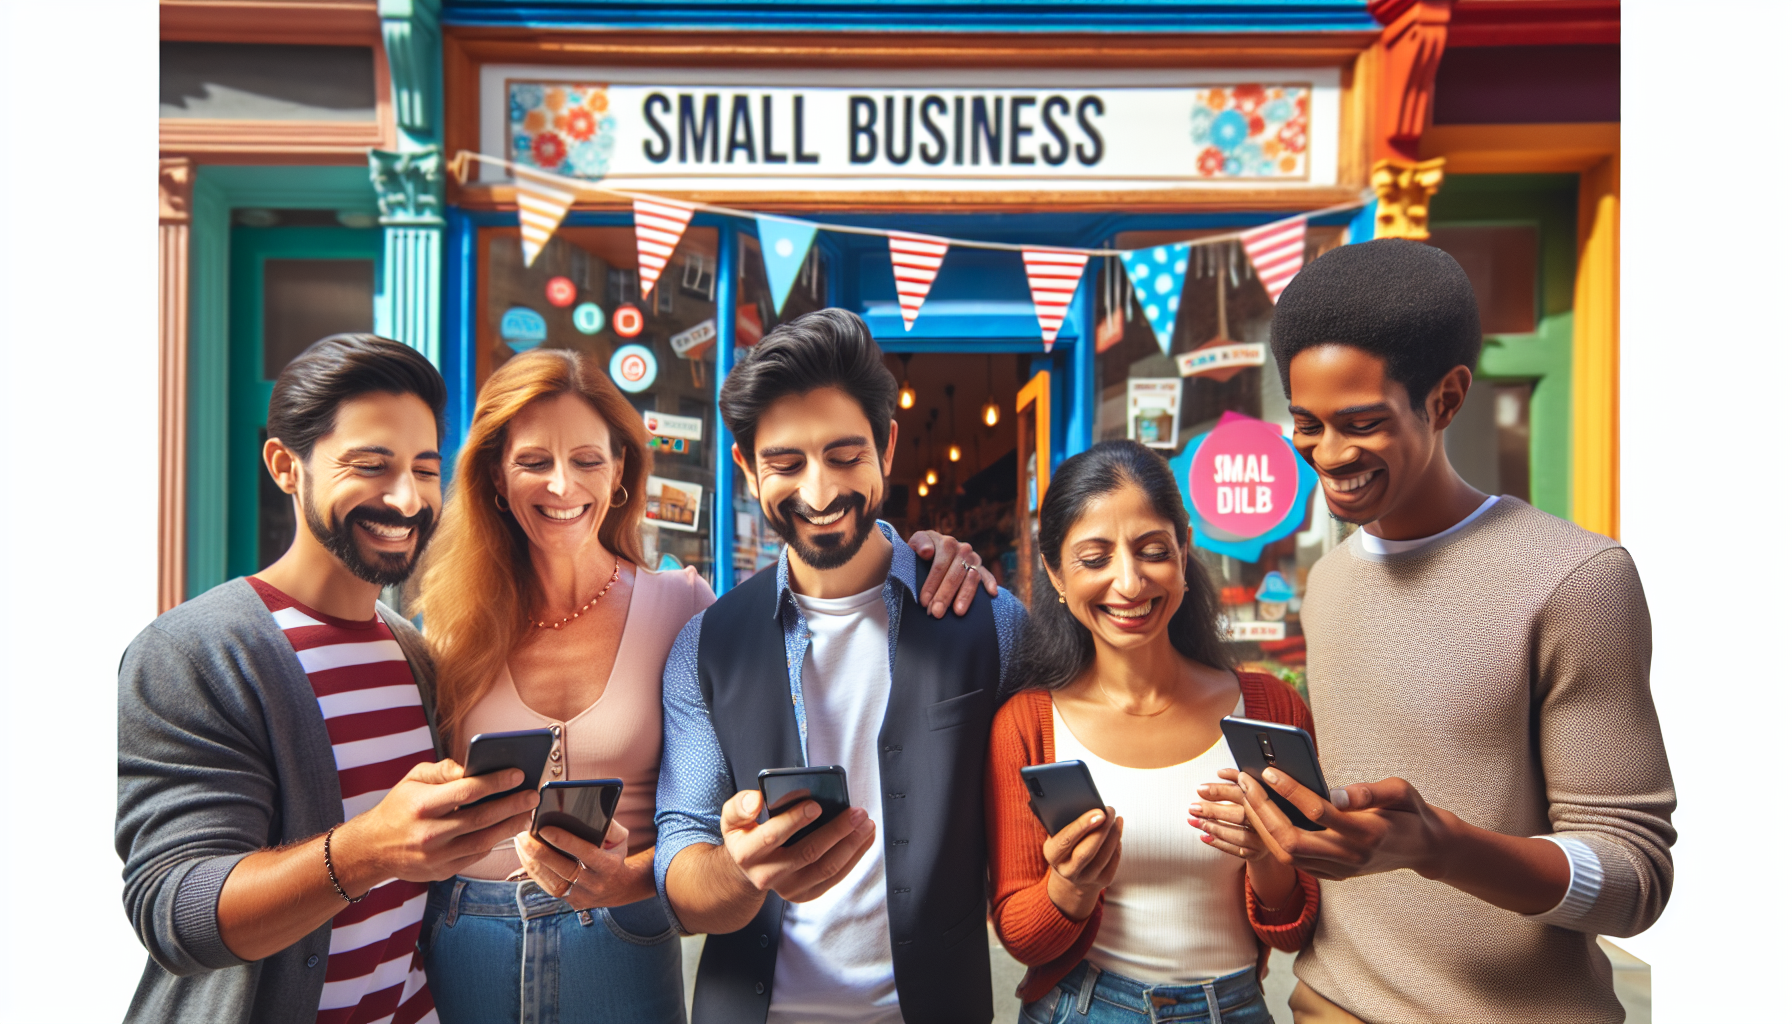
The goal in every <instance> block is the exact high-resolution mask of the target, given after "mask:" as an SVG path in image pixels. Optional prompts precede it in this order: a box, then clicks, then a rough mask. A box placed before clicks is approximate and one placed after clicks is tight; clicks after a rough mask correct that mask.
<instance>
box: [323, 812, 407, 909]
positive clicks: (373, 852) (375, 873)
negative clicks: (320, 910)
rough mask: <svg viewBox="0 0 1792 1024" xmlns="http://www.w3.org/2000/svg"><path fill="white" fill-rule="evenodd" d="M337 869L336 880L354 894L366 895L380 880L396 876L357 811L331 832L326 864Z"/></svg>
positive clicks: (346, 890) (347, 891)
mask: <svg viewBox="0 0 1792 1024" xmlns="http://www.w3.org/2000/svg"><path fill="white" fill-rule="evenodd" d="M330 868H333V869H335V872H336V882H337V884H338V885H341V886H342V888H343V891H344V892H346V893H348V895H349V896H351V897H359V896H364V895H366V894H367V893H369V892H372V891H373V888H374V887H375V886H377V885H379V884H380V883H381V882H384V881H386V880H387V879H389V878H391V877H393V876H392V873H391V872H390V871H388V870H387V868H386V866H385V864H384V862H383V861H382V859H381V858H380V857H379V855H378V850H377V848H376V847H375V845H374V844H373V843H372V842H370V841H369V837H368V836H367V834H366V832H365V830H364V829H363V828H362V827H361V816H360V815H356V816H355V817H353V818H350V819H349V820H348V821H345V822H343V823H342V824H340V825H338V826H336V828H335V830H334V831H333V832H332V833H331V834H330V860H329V864H328V866H327V868H326V874H327V873H328V869H330Z"/></svg>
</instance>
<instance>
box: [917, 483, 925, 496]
mask: <svg viewBox="0 0 1792 1024" xmlns="http://www.w3.org/2000/svg"><path fill="white" fill-rule="evenodd" d="M915 493H916V494H919V495H920V496H921V497H923V498H925V497H927V485H926V484H925V483H922V484H920V485H919V486H917V487H916V488H915Z"/></svg>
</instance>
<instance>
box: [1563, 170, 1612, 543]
mask: <svg viewBox="0 0 1792 1024" xmlns="http://www.w3.org/2000/svg"><path fill="white" fill-rule="evenodd" d="M1580 225H1581V226H1580V262H1579V263H1578V265H1577V266H1576V269H1575V274H1574V421H1573V422H1574V452H1573V454H1574V490H1573V499H1572V505H1571V507H1572V509H1573V513H1574V521H1575V522H1577V523H1579V524H1580V525H1581V526H1584V527H1586V528H1587V529H1589V530H1592V531H1593V532H1595V533H1603V534H1605V535H1606V536H1607V537H1610V538H1612V539H1613V540H1617V539H1618V158H1617V157H1616V156H1612V157H1608V158H1607V159H1605V160H1602V161H1600V162H1599V163H1598V164H1597V165H1596V166H1594V167H1592V168H1591V169H1589V170H1586V171H1582V172H1581V178H1580Z"/></svg>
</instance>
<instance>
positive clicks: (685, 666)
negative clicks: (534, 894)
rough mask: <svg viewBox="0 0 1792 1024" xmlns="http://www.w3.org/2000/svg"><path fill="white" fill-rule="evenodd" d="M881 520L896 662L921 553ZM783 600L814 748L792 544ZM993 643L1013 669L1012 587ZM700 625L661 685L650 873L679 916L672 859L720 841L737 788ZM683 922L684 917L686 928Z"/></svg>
mask: <svg viewBox="0 0 1792 1024" xmlns="http://www.w3.org/2000/svg"><path fill="white" fill-rule="evenodd" d="M877 528H878V529H879V530H881V531H883V535H884V537H885V538H886V539H888V540H889V541H890V549H891V555H890V571H889V575H888V576H886V577H885V579H884V607H885V608H886V609H887V610H888V611H889V615H890V664H891V666H892V667H894V665H895V663H896V634H897V630H898V629H900V628H901V625H902V590H901V589H899V588H907V590H908V592H909V593H910V594H912V595H914V598H915V600H916V601H917V602H918V601H920V599H921V589H920V581H919V580H918V579H917V578H916V577H917V575H918V568H919V564H920V563H919V560H918V559H917V558H916V557H915V552H914V549H912V548H910V547H909V546H908V544H906V543H904V542H903V541H902V540H901V538H899V537H898V536H897V535H896V528H895V527H893V526H891V525H890V524H889V523H886V522H884V521H883V520H881V519H880V520H878V523H877ZM777 573H778V601H777V604H776V605H775V606H773V607H772V608H771V609H769V612H770V614H772V615H774V616H777V617H779V618H780V620H781V622H782V624H783V626H784V663H785V665H786V666H787V667H788V670H789V673H790V702H791V704H792V705H793V706H794V707H795V710H796V734H797V739H798V741H799V742H800V743H801V744H802V747H803V749H804V750H805V751H806V750H808V749H809V721H808V717H807V715H806V714H805V713H804V710H803V662H804V661H805V659H806V657H807V655H808V653H809V637H810V633H809V623H808V620H806V619H805V618H804V617H803V611H802V609H801V608H800V607H799V606H798V605H797V603H796V599H795V598H794V597H793V596H792V595H791V591H790V549H789V548H788V547H786V548H785V549H784V550H783V551H782V552H780V553H779V555H778V568H777ZM992 610H993V611H994V612H995V620H996V643H997V645H998V646H999V648H1000V652H1001V665H1002V674H1003V676H1004V677H1006V675H1007V674H1008V668H1009V665H1010V664H1011V658H1010V654H1011V652H1012V651H1013V649H1014V641H1015V639H1016V638H1017V637H1019V635H1020V627H1021V624H1022V623H1023V622H1024V621H1025V620H1026V615H1027V611H1026V608H1025V606H1023V605H1022V604H1021V603H1020V602H1019V601H1018V600H1016V599H1015V597H1014V595H1013V594H1010V593H1009V592H1008V591H1006V590H1000V589H998V590H997V591H996V599H995V606H994V608H993V609H992ZM702 631H703V613H702V612H699V613H697V616H696V617H695V618H693V619H692V620H691V621H690V622H688V623H686V624H685V627H684V629H682V630H680V631H679V633H678V639H677V640H675V641H673V643H672V652H671V653H670V654H669V655H667V656H666V674H665V682H664V687H663V690H662V699H663V700H664V702H665V716H664V730H665V743H664V749H663V751H662V753H661V755H660V782H659V795H658V798H657V803H658V806H657V808H656V810H655V812H654V825H655V827H656V829H657V831H658V833H659V835H658V839H657V840H656V845H655V847H654V853H653V878H654V884H655V885H656V886H658V888H659V893H660V899H661V901H662V902H663V903H664V904H665V907H666V913H667V915H668V916H669V917H670V918H671V919H672V921H673V922H674V923H677V922H678V915H677V914H676V913H675V912H674V911H673V909H672V901H671V899H670V898H669V897H667V895H666V872H667V869H669V868H670V867H671V866H672V859H673V858H674V857H676V856H678V854H679V852H680V851H682V850H683V849H684V848H685V847H687V846H690V845H692V844H693V843H708V844H709V845H711V846H719V845H721V843H722V804H723V803H725V802H727V800H728V798H729V797H731V796H733V795H734V792H735V791H734V776H733V774H732V773H730V772H729V770H728V761H727V758H725V757H723V756H722V744H721V741H720V740H718V739H717V738H716V730H715V725H714V723H712V722H711V721H710V719H709V709H708V708H707V707H706V706H705V705H704V702H703V688H702V686H701V684H699V683H698V681H697V637H698V635H699V634H701V633H702ZM683 928H684V926H683V925H682V924H680V925H679V929H680V930H681V931H682V930H683Z"/></svg>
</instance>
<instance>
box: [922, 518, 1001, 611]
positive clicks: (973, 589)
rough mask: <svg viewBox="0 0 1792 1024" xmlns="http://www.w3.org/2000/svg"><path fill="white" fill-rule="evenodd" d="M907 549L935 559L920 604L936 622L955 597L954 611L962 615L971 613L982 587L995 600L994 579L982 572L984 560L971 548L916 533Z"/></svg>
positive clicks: (929, 532) (927, 533)
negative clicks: (978, 591)
mask: <svg viewBox="0 0 1792 1024" xmlns="http://www.w3.org/2000/svg"><path fill="white" fill-rule="evenodd" d="M908 546H909V547H911V548H914V549H915V554H916V555H917V556H919V557H921V558H931V559H933V569H932V570H931V571H930V572H928V574H927V579H926V580H924V581H923V582H922V583H921V595H920V602H921V604H922V605H924V606H925V607H926V608H927V611H928V613H929V614H931V615H932V616H933V617H934V618H936V619H943V618H945V617H946V606H947V603H948V601H949V600H951V599H952V598H953V597H954V596H955V595H956V600H955V601H952V602H951V603H952V610H953V611H954V612H956V613H957V614H959V615H963V614H964V613H965V612H968V611H970V610H971V599H972V598H975V597H976V596H977V588H978V587H979V586H981V587H982V588H983V589H984V590H987V591H989V596H990V597H994V596H996V578H995V576H993V575H991V574H990V571H989V570H988V569H985V568H983V557H982V556H981V555H979V554H977V552H975V551H972V550H971V546H970V545H969V544H966V543H963V542H962V541H959V540H957V539H955V538H952V537H948V536H946V535H945V534H943V533H935V532H934V531H932V530H917V531H915V535H914V536H913V537H910V538H909V539H908Z"/></svg>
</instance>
